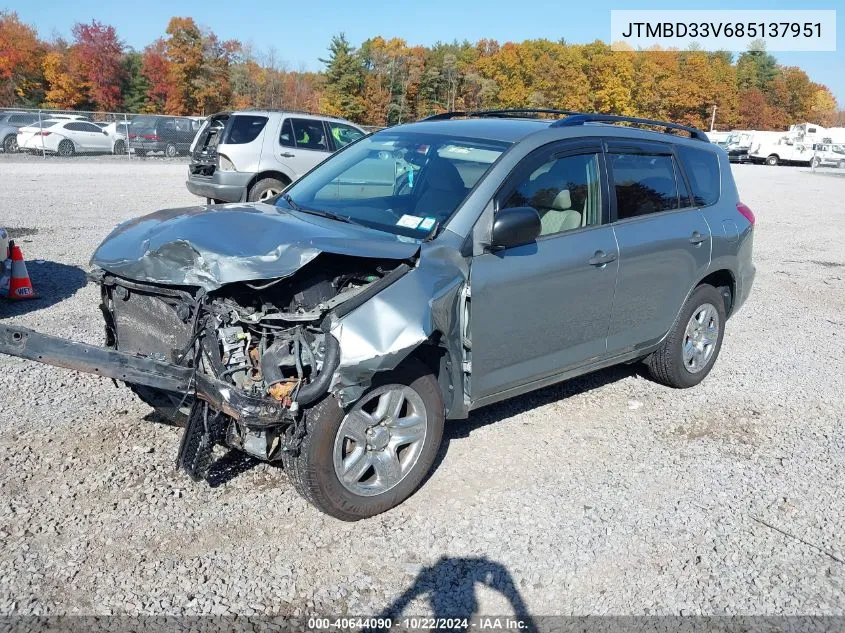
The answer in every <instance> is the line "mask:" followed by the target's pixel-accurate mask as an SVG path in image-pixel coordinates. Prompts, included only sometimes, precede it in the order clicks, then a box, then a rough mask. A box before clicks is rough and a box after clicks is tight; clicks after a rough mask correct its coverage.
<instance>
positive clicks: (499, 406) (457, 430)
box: [422, 363, 645, 485]
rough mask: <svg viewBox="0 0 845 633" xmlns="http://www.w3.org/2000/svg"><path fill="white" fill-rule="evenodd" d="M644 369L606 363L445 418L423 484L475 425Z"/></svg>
mask: <svg viewBox="0 0 845 633" xmlns="http://www.w3.org/2000/svg"><path fill="white" fill-rule="evenodd" d="M644 372H645V367H644V366H643V365H642V364H640V363H636V364H633V365H616V366H614V367H608V368H607V369H602V370H599V371H596V372H593V373H591V374H586V375H584V376H578V377H577V378H572V379H570V380H566V381H564V382H561V383H558V384H556V385H551V386H549V387H545V388H543V389H538V390H537V391H532V392H529V393H526V394H524V395H521V396H517V397H516V398H513V399H511V400H505V401H504V402H499V403H496V404H491V405H489V406H487V407H484V408H482V409H479V410H477V411H473V412H472V413H470V416H469V419H468V420H456V421H454V422H448V421H447V422H446V427H445V428H444V429H443V442H442V444H441V445H440V450H439V451H438V453H437V457H436V458H435V460H434V465H433V466H432V467H431V470H430V471H428V474H427V475H426V476H425V479H424V480H423V483H422V485H425V482H427V481H428V479H429V478H430V477H431V476H432V475H433V474H434V472H435V471H436V470H437V469H438V468H439V467H440V463H441V462H442V461H443V459H444V458H445V457H446V453H447V452H448V451H449V443H450V442H451V441H452V440H459V439H464V438H467V437H469V435H470V433H472V432H473V431H474V430H475V429H480V428H482V427H484V426H487V425H488V424H494V423H496V422H500V421H501V420H505V419H507V418H511V417H513V416H515V415H519V414H520V413H525V412H526V411H531V410H532V409H536V408H537V407H542V406H544V405H547V404H550V403H552V402H557V401H558V400H564V399H566V398H569V397H570V396H574V395H577V394H580V393H586V392H588V391H592V390H593V389H598V388H600V387H604V386H605V385H609V384H611V383H614V382H616V381H618V380H622V379H623V378H628V377H629V376H636V375H642V374H643V373H644Z"/></svg>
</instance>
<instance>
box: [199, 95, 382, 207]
mask: <svg viewBox="0 0 845 633" xmlns="http://www.w3.org/2000/svg"><path fill="white" fill-rule="evenodd" d="M366 134H367V133H366V132H365V131H364V130H363V129H361V128H360V127H358V126H356V125H354V124H352V123H350V122H349V121H346V120H344V119H339V118H335V117H330V116H325V115H313V114H305V113H301V112H290V111H276V110H243V111H236V112H221V113H220V114H215V115H213V116H210V117H209V118H208V119H206V121H205V123H204V124H203V126H202V128H201V129H200V131H199V133H198V134H197V137H196V139H195V140H194V143H193V145H192V146H191V163H190V165H189V166H188V180H187V182H186V183H185V184H186V186H187V187H188V191H190V192H191V193H193V194H196V195H198V196H201V197H203V198H206V200H207V201H208V202H209V203H211V202H214V203H220V202H241V201H250V202H257V201H260V200H267V199H269V198H272V197H273V196H275V195H276V194H278V193H280V192H281V191H282V189H284V188H285V187H287V186H288V185H289V184H290V183H291V182H293V181H294V180H296V179H297V178H299V177H300V176H302V175H303V174H305V173H306V172H308V171H309V170H310V169H311V168H312V167H314V166H316V165H317V164H319V163H321V162H322V161H323V160H324V159H326V158H327V157H328V156H330V155H331V154H332V153H333V152H335V151H337V150H339V149H340V148H341V147H344V146H345V145H348V144H349V143H351V142H353V141H356V140H358V139H359V138H361V137H362V136H366Z"/></svg>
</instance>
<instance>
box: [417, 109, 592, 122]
mask: <svg viewBox="0 0 845 633" xmlns="http://www.w3.org/2000/svg"><path fill="white" fill-rule="evenodd" d="M520 114H563V115H570V114H579V113H578V112H573V111H571V110H552V109H548V108H506V109H501V110H471V111H468V112H464V111H462V110H457V111H455V112H441V113H439V114H432V115H431V116H427V117H425V118H423V119H420V120H421V121H445V120H446V119H456V118H458V117H462V116H466V117H473V116H474V117H488V116H489V117H509V116H519V115H520Z"/></svg>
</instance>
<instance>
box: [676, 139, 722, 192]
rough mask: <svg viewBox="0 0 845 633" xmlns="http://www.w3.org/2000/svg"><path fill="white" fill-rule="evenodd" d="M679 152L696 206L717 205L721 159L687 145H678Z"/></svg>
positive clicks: (711, 153)
mask: <svg viewBox="0 0 845 633" xmlns="http://www.w3.org/2000/svg"><path fill="white" fill-rule="evenodd" d="M677 151H678V156H679V157H680V159H681V163H683V165H684V171H686V172H687V177H688V178H689V182H690V186H691V187H692V199H693V200H694V201H695V204H696V206H700V207H706V206H708V205H711V204H716V202H718V200H719V159H718V158H717V157H716V154H714V153H713V152H708V151H707V150H703V149H696V148H694V147H687V146H685V145H678V146H677Z"/></svg>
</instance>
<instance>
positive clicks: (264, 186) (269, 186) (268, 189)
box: [246, 178, 287, 202]
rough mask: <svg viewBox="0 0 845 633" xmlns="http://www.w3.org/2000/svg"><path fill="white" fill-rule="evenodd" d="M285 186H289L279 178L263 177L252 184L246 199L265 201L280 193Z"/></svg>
mask: <svg viewBox="0 0 845 633" xmlns="http://www.w3.org/2000/svg"><path fill="white" fill-rule="evenodd" d="M285 187H287V183H284V182H282V181H281V180H279V179H278V178H262V179H261V180H259V181H258V182H257V183H255V184H254V185H252V187H251V188H250V190H249V194H247V197H246V199H247V200H248V201H249V202H264V201H265V200H269V199H270V198H272V197H273V196H276V195H278V194H280V193H281V192H282V190H283V189H284V188H285Z"/></svg>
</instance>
